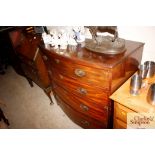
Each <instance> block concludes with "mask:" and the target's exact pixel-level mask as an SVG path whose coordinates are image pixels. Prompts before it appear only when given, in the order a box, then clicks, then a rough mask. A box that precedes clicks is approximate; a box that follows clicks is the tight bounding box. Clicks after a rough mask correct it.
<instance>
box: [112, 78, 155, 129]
mask: <svg viewBox="0 0 155 155" xmlns="http://www.w3.org/2000/svg"><path fill="white" fill-rule="evenodd" d="M154 81H155V76H154V77H153V78H149V79H146V80H145V82H146V83H147V85H146V87H142V88H141V90H140V94H139V95H137V96H133V95H131V94H130V79H129V80H127V81H126V82H125V83H124V84H123V85H122V86H121V87H120V88H119V89H118V90H117V91H116V92H114V93H113V94H112V95H111V97H110V98H111V99H113V100H114V124H113V127H114V128H115V129H126V128H127V114H128V113H140V114H142V115H143V113H154V112H155V106H153V105H150V104H149V103H148V102H147V100H146V96H147V92H148V89H149V86H150V84H151V83H154ZM143 82H144V81H143ZM129 125H130V124H129Z"/></svg>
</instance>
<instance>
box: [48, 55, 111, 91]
mask: <svg viewBox="0 0 155 155" xmlns="http://www.w3.org/2000/svg"><path fill="white" fill-rule="evenodd" d="M51 65H52V66H53V68H54V69H56V70H58V71H59V72H60V73H61V74H62V75H65V76H68V77H69V78H72V79H75V80H77V81H79V82H83V83H87V84H88V85H91V86H96V85H97V86H99V87H102V88H104V89H107V90H109V88H110V83H109V81H110V73H109V71H108V70H101V69H96V68H91V67H87V66H84V65H80V64H77V63H74V62H73V61H72V60H65V58H64V59H61V58H60V57H59V56H55V55H54V56H53V59H52V60H51Z"/></svg>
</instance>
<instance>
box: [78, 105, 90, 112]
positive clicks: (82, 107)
mask: <svg viewBox="0 0 155 155" xmlns="http://www.w3.org/2000/svg"><path fill="white" fill-rule="evenodd" d="M80 108H81V109H82V110H83V111H88V110H89V107H87V106H86V105H84V104H80Z"/></svg>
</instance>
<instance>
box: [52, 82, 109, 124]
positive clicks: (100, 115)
mask: <svg viewBox="0 0 155 155" xmlns="http://www.w3.org/2000/svg"><path fill="white" fill-rule="evenodd" d="M54 85H55V84H54ZM54 91H55V93H56V94H57V95H58V96H60V97H61V98H63V100H64V101H65V102H66V103H67V104H68V105H69V106H71V107H72V108H73V109H75V110H76V111H79V112H81V113H83V114H85V115H87V116H89V117H92V118H95V119H97V120H99V121H102V122H107V120H108V104H105V103H103V104H96V103H95V102H89V101H86V100H82V99H80V98H78V97H76V96H75V95H72V94H70V93H68V92H67V91H65V90H64V89H63V88H61V87H59V86H58V85H55V88H54Z"/></svg>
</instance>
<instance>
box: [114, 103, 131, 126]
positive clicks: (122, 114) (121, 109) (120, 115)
mask: <svg viewBox="0 0 155 155" xmlns="http://www.w3.org/2000/svg"><path fill="white" fill-rule="evenodd" d="M114 104H115V107H114V108H115V109H114V110H115V117H116V118H117V119H120V120H121V121H123V122H125V123H126V122H127V113H129V112H132V113H133V112H134V111H132V110H130V109H128V108H126V107H125V106H123V105H121V104H119V103H117V102H115V103H114Z"/></svg>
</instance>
